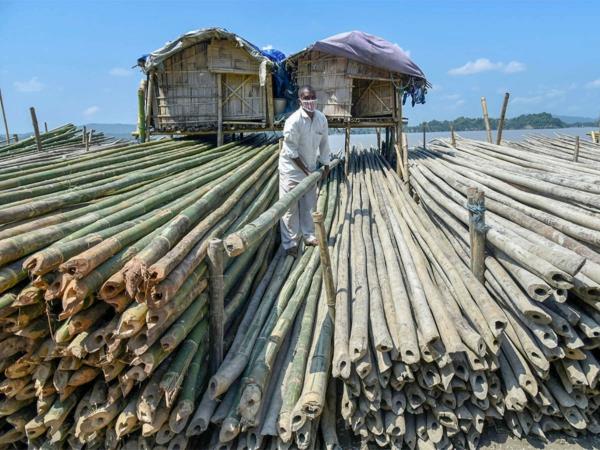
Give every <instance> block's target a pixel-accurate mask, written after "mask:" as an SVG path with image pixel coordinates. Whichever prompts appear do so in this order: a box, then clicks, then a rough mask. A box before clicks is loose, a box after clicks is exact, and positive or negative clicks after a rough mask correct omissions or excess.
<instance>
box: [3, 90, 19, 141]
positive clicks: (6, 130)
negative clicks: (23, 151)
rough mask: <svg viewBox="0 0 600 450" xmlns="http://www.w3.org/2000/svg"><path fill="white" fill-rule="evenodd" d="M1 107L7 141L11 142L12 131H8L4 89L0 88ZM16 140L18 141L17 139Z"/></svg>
mask: <svg viewBox="0 0 600 450" xmlns="http://www.w3.org/2000/svg"><path fill="white" fill-rule="evenodd" d="M0 109H2V121H3V122H4V131H5V133H6V143H7V144H10V131H8V120H7V118H6V111H5V110H4V100H3V99H2V90H1V89H0ZM15 142H18V138H17V140H15Z"/></svg>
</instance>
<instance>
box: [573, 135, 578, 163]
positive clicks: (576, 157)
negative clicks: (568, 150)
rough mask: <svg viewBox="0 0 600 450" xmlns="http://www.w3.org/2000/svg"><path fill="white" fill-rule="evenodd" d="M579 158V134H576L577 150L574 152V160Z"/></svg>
mask: <svg viewBox="0 0 600 450" xmlns="http://www.w3.org/2000/svg"><path fill="white" fill-rule="evenodd" d="M578 159H579V136H575V152H574V153H573V161H575V162H577V160H578Z"/></svg>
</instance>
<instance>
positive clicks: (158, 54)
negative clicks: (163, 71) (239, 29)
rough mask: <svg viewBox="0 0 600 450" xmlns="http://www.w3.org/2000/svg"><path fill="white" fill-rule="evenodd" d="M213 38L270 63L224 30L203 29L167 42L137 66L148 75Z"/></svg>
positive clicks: (246, 43)
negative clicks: (183, 51)
mask: <svg viewBox="0 0 600 450" xmlns="http://www.w3.org/2000/svg"><path fill="white" fill-rule="evenodd" d="M213 38H217V39H229V40H233V41H236V42H237V45H239V46H240V47H242V48H244V49H246V50H247V51H248V53H249V54H250V55H251V56H252V57H253V58H255V59H256V60H258V61H259V62H263V61H264V62H267V63H268V62H269V61H270V59H269V58H268V57H267V56H266V55H265V54H263V52H261V50H260V49H259V48H258V47H256V46H255V45H254V44H252V43H251V42H249V41H247V40H246V39H244V38H242V37H240V36H238V35H237V34H235V33H231V32H230V31H227V30H226V29H224V28H203V29H201V30H194V31H188V32H187V33H184V34H182V35H181V36H179V37H178V38H177V39H175V40H174V41H170V42H167V43H166V44H165V45H164V46H162V47H161V48H159V49H158V50H155V51H153V52H152V53H150V54H149V55H145V56H143V57H141V58H140V59H138V65H140V66H141V67H142V70H143V71H144V72H146V73H148V72H149V71H150V70H151V69H153V68H156V67H158V66H160V65H161V64H162V62H163V61H164V60H165V59H167V58H168V57H169V56H171V55H173V54H175V53H177V52H180V51H181V50H183V49H186V48H188V47H191V46H192V45H195V44H197V43H199V42H204V41H207V40H210V39H213Z"/></svg>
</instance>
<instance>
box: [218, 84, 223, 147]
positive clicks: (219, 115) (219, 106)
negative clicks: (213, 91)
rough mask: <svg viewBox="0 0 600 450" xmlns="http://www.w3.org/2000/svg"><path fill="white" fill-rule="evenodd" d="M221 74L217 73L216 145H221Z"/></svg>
mask: <svg viewBox="0 0 600 450" xmlns="http://www.w3.org/2000/svg"><path fill="white" fill-rule="evenodd" d="M222 77H223V75H222V74H220V73H218V74H217V147H220V146H221V145H223V79H222Z"/></svg>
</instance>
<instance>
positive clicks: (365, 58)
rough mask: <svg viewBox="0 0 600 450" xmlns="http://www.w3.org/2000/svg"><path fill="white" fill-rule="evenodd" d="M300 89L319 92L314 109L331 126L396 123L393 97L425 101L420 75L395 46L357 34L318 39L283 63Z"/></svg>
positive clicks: (414, 102) (414, 101) (369, 125)
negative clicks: (315, 108) (307, 85)
mask: <svg viewBox="0 0 600 450" xmlns="http://www.w3.org/2000/svg"><path fill="white" fill-rule="evenodd" d="M286 64H287V67H288V69H289V70H290V71H291V73H292V77H293V79H294V80H295V83H296V84H297V85H298V86H302V85H305V84H310V85H311V86H312V87H313V88H315V90H316V91H317V108H318V109H320V110H321V111H323V113H324V114H325V115H326V116H327V118H328V119H329V122H330V125H331V126H335V125H336V124H338V125H340V126H344V127H345V124H347V123H350V124H351V125H352V126H365V127H372V126H378V125H394V124H395V123H396V119H397V117H396V114H397V113H398V111H397V110H398V108H399V104H398V103H399V102H398V96H397V94H402V95H404V96H405V97H404V98H408V97H409V96H410V97H411V98H412V103H413V105H414V104H416V103H424V101H425V94H426V92H427V80H426V79H425V75H424V73H423V71H422V70H421V69H420V68H419V67H418V66H417V65H416V64H415V63H414V62H413V61H412V60H411V59H410V58H409V57H408V55H407V54H406V53H405V52H404V51H403V50H402V49H401V48H400V47H399V46H398V45H396V44H392V43H391V42H388V41H386V40H385V39H382V38H380V37H377V36H373V35H370V34H367V33H363V32H361V31H351V32H347V33H340V34H337V35H335V36H331V37H329V38H327V39H324V40H321V41H317V42H315V43H314V44H313V45H311V46H309V47H307V48H306V49H304V50H302V51H300V52H298V53H296V54H294V55H291V56H289V57H288V58H287V59H286Z"/></svg>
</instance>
